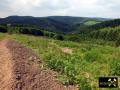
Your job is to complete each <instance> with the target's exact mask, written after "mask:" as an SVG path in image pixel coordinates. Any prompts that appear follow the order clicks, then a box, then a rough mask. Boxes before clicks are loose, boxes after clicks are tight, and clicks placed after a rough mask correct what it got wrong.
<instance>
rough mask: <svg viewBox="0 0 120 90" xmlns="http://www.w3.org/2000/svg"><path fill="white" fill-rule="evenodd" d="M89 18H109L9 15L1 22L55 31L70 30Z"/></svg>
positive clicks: (0, 20) (0, 22) (0, 21)
mask: <svg viewBox="0 0 120 90" xmlns="http://www.w3.org/2000/svg"><path fill="white" fill-rule="evenodd" d="M88 19H93V20H97V21H105V20H107V19H104V18H103V19H101V18H100V19H99V18H88V17H71V16H50V17H32V16H9V17H6V18H1V19H0V24H8V23H9V24H24V25H32V26H37V27H40V28H43V29H47V30H49V31H54V32H70V31H72V30H73V26H74V25H75V24H80V23H84V22H85V21H86V20H88Z"/></svg>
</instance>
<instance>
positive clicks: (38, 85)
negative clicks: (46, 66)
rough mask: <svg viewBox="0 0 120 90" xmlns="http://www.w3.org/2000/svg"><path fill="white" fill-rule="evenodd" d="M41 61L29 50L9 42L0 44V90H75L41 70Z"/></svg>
mask: <svg viewBox="0 0 120 90" xmlns="http://www.w3.org/2000/svg"><path fill="white" fill-rule="evenodd" d="M41 65H42V61H41V60H40V58H39V57H38V56H37V55H36V53H34V52H33V51H32V50H31V49H28V48H26V47H25V46H23V45H21V44H19V43H17V42H15V41H11V40H3V41H1V42H0V90H76V89H75V88H73V87H71V88H66V87H65V86H64V85H62V84H61V83H60V82H58V81H57V80H55V77H54V76H55V74H54V73H53V72H51V71H48V70H42V69H41Z"/></svg>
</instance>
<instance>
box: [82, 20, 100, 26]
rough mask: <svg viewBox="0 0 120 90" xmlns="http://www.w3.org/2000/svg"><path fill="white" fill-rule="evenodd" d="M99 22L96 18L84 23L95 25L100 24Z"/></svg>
mask: <svg viewBox="0 0 120 90" xmlns="http://www.w3.org/2000/svg"><path fill="white" fill-rule="evenodd" d="M98 23H100V22H99V21H96V20H88V21H86V22H85V23H84V24H85V25H88V26H89V25H95V24H98Z"/></svg>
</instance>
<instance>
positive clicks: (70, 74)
mask: <svg viewBox="0 0 120 90" xmlns="http://www.w3.org/2000/svg"><path fill="white" fill-rule="evenodd" d="M8 18H11V17H8ZM12 18H15V19H14V20H15V21H16V20H17V19H16V18H19V19H18V20H17V21H19V20H22V17H12ZM24 18H26V19H27V20H31V19H32V21H34V22H35V23H36V25H40V26H41V27H37V26H32V25H31V24H32V23H28V22H24V24H14V23H13V24H11V25H10V24H3V25H0V32H2V33H9V34H11V37H12V38H13V39H15V40H17V41H18V42H20V43H22V44H25V45H26V46H27V47H30V48H32V49H33V50H34V51H35V52H37V53H38V55H39V56H40V57H41V59H42V60H43V61H44V69H46V68H49V69H51V70H54V71H57V72H58V73H59V76H58V77H57V78H58V79H59V80H60V81H61V82H62V83H63V84H65V85H78V86H79V88H80V90H99V89H98V78H99V77H100V76H119V75H120V47H119V46H120V26H119V25H120V19H116V20H110V21H104V22H101V21H99V20H97V21H94V20H93V19H88V18H73V17H48V18H46V19H41V18H39V19H38V21H39V20H40V22H36V18H33V17H24ZM86 20H87V21H86ZM88 20H89V21H88ZM85 21H86V22H85ZM21 22H22V23H23V21H21ZM98 22H101V23H98ZM38 23H39V24H38ZM93 24H95V25H93ZM43 27H44V28H43ZM57 29H58V30H57ZM51 31H52V32H51ZM59 31H60V32H59ZM66 32H69V33H66ZM22 34H28V35H29V36H27V35H22ZM30 35H34V36H30ZM41 36H42V37H41ZM3 37H4V36H3V34H0V38H3ZM108 90H109V89H108ZM113 90H114V89H113Z"/></svg>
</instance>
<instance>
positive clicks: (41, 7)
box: [0, 0, 120, 18]
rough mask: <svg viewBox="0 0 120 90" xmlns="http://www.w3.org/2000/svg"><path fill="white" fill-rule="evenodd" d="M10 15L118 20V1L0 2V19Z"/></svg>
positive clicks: (7, 0) (119, 10)
mask: <svg viewBox="0 0 120 90" xmlns="http://www.w3.org/2000/svg"><path fill="white" fill-rule="evenodd" d="M11 15H19V16H35V17H43V16H80V17H103V18H120V0H0V17H7V16H11Z"/></svg>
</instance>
